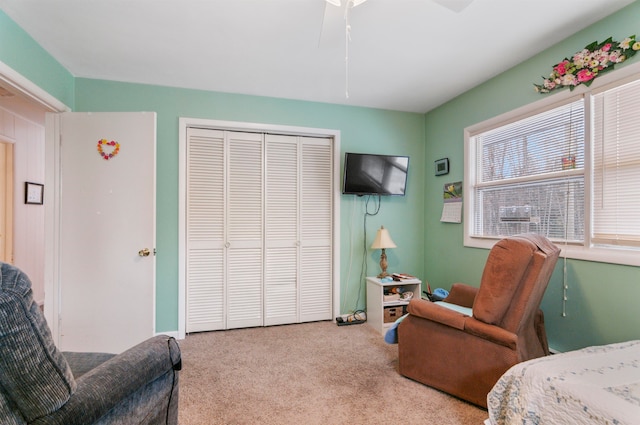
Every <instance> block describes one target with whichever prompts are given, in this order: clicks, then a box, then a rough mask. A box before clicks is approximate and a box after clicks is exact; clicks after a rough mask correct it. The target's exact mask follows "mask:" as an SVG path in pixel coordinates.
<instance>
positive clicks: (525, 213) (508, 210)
mask: <svg viewBox="0 0 640 425" xmlns="http://www.w3.org/2000/svg"><path fill="white" fill-rule="evenodd" d="M535 209H536V208H535V207H532V206H531V205H521V206H510V207H500V222H501V223H538V222H539V221H540V218H539V217H537V214H534V210H535Z"/></svg>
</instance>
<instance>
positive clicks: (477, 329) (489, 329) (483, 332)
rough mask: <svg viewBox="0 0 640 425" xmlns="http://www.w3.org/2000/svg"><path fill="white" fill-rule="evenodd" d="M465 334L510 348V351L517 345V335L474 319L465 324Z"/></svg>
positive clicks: (471, 318)
mask: <svg viewBox="0 0 640 425" xmlns="http://www.w3.org/2000/svg"><path fill="white" fill-rule="evenodd" d="M465 332H467V333H470V334H472V335H475V336H478V337H480V338H482V339H486V340H488V341H491V342H493V343H495V344H500V345H503V346H505V347H508V348H511V349H512V350H515V349H516V346H517V344H518V335H516V334H514V333H513V332H509V331H508V330H506V329H503V328H500V327H498V326H496V325H491V324H489V323H485V322H481V321H480V320H478V319H476V318H474V317H470V318H469V320H467V321H466V322H465Z"/></svg>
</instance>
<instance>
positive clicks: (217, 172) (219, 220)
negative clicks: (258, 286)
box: [186, 128, 225, 332]
mask: <svg viewBox="0 0 640 425" xmlns="http://www.w3.org/2000/svg"><path fill="white" fill-rule="evenodd" d="M186 180H187V191H186V192H187V199H186V228H187V230H186V239H187V240H186V256H187V261H186V312H187V314H186V316H187V317H186V331H187V332H198V331H208V330H215V329H224V327H225V309H224V299H225V296H224V249H225V248H224V242H225V239H224V219H225V217H224V192H225V191H224V132H222V131H213V130H203V129H193V128H189V129H188V130H187V176H186Z"/></svg>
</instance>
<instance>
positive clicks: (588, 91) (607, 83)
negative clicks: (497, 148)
mask: <svg viewBox="0 0 640 425" xmlns="http://www.w3.org/2000/svg"><path fill="white" fill-rule="evenodd" d="M637 79H640V63H634V64H632V65H627V66H624V67H621V68H619V69H616V70H615V71H613V72H610V73H607V74H605V75H602V76H600V77H598V78H597V79H596V80H594V82H593V84H592V85H591V86H590V87H586V86H578V87H576V89H575V90H573V91H570V90H563V91H561V92H559V93H557V94H553V95H550V96H546V97H544V98H543V99H541V100H539V101H536V102H533V103H530V104H527V105H524V106H521V107H519V108H516V109H514V110H512V111H508V112H506V113H504V114H501V115H499V116H496V117H493V118H490V119H488V120H485V121H483V122H480V123H477V124H474V125H471V126H469V127H466V128H465V129H464V183H463V186H464V189H463V193H465V198H466V199H465V204H466V208H464V222H463V227H464V238H463V243H464V246H465V247H472V248H485V249H490V248H491V247H492V246H493V245H494V244H495V243H496V242H497V241H498V240H499V239H500V238H499V237H483V236H472V235H471V232H472V230H473V220H474V217H473V206H474V205H475V202H476V199H474V198H475V195H474V193H475V191H474V186H475V183H476V182H475V179H476V176H477V174H476V171H477V168H476V165H477V164H476V154H477V152H476V144H475V143H472V138H473V137H474V136H475V135H477V134H479V133H482V132H485V131H488V130H491V129H493V128H496V127H500V126H504V125H507V124H510V123H512V122H515V121H519V120H521V119H524V118H526V117H529V116H532V115H536V114H538V113H541V112H544V111H546V110H549V109H553V108H555V107H559V106H562V105H564V104H567V103H570V102H573V101H576V100H578V99H583V101H584V111H585V129H584V136H585V159H584V160H585V170H584V184H585V193H584V202H585V212H584V214H585V230H584V243H583V244H573V243H568V242H562V243H558V246H559V247H560V248H561V255H562V256H563V257H566V258H572V259H578V260H585V261H595V262H604V263H612V264H621V265H631V266H640V249H638V248H632V247H620V246H600V245H595V244H593V242H592V240H591V227H592V225H591V224H592V207H591V205H592V202H593V199H592V192H593V173H592V166H593V165H592V164H593V161H592V159H593V158H592V155H593V154H592V148H593V146H592V140H591V119H592V118H591V116H592V111H591V96H592V95H593V94H595V93H599V92H602V91H603V90H607V89H608V88H612V87H615V86H618V85H621V84H625V83H627V82H629V81H633V80H637Z"/></svg>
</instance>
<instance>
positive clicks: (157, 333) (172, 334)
mask: <svg viewBox="0 0 640 425" xmlns="http://www.w3.org/2000/svg"><path fill="white" fill-rule="evenodd" d="M158 335H166V336H170V337H172V338H175V339H179V338H178V331H171V332H155V333H154V336H158ZM182 339H184V338H182Z"/></svg>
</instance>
